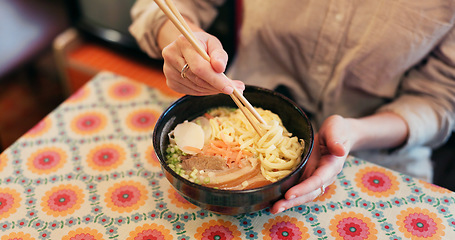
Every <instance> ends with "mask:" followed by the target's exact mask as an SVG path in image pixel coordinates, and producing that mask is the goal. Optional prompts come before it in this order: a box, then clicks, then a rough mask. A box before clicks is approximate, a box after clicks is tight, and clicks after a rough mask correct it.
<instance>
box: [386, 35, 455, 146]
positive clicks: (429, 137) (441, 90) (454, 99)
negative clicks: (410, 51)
mask: <svg viewBox="0 0 455 240" xmlns="http://www.w3.org/2000/svg"><path fill="white" fill-rule="evenodd" d="M378 111H391V112H394V113H396V114H398V115H400V116H401V117H402V118H403V119H405V121H406V122H407V124H408V127H409V136H408V140H407V142H406V144H404V145H403V146H402V147H400V149H397V150H398V151H400V150H405V149H408V148H412V147H414V146H419V145H420V146H429V147H431V148H436V147H438V146H440V145H442V144H443V143H444V142H445V141H446V140H447V139H448V137H449V136H450V135H451V133H452V131H453V129H454V121H455V29H454V28H452V29H451V30H450V31H449V32H448V34H447V35H446V36H445V38H444V39H443V40H442V41H441V43H440V44H439V45H438V46H437V47H436V48H434V50H433V51H432V52H431V53H430V54H429V55H428V56H427V58H426V59H424V60H423V61H422V62H421V63H420V64H419V65H417V66H415V67H414V68H413V69H411V70H410V71H409V73H408V74H407V75H406V76H405V77H403V81H402V83H401V88H400V90H399V96H398V98H397V99H396V100H394V101H392V102H391V103H389V104H387V105H385V106H383V107H382V108H380V109H379V110H378Z"/></svg>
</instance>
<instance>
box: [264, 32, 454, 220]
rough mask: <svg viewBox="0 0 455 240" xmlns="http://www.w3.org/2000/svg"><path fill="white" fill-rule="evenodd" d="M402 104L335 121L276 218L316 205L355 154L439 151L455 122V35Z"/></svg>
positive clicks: (413, 79)
mask: <svg viewBox="0 0 455 240" xmlns="http://www.w3.org/2000/svg"><path fill="white" fill-rule="evenodd" d="M400 87H401V88H400V93H399V96H398V97H397V99H396V100H394V101H393V102H391V103H389V104H387V105H385V106H383V107H381V108H380V109H378V111H377V113H375V114H374V115H371V116H367V117H364V118H359V119H352V118H343V117H341V116H331V117H329V118H328V119H327V120H326V121H324V123H323V124H322V126H321V129H320V130H319V132H318V133H317V134H316V136H315V145H314V148H313V153H312V154H311V156H310V159H309V161H308V163H307V168H306V170H305V173H304V176H303V178H302V179H305V180H304V181H302V182H301V183H299V184H297V185H296V186H294V187H292V188H291V189H289V190H288V191H287V192H286V194H285V199H282V200H280V201H278V202H277V203H275V204H274V205H273V207H272V209H271V212H272V213H277V212H281V211H283V210H285V209H287V208H290V207H293V206H297V205H300V204H303V203H306V202H309V201H312V200H313V199H314V198H316V197H317V196H318V195H319V194H320V193H321V190H320V188H321V186H328V185H330V184H332V183H333V182H334V181H335V180H336V176H337V175H338V174H339V173H340V172H341V170H342V168H343V164H344V162H345V160H346V157H347V154H348V153H349V152H350V151H351V150H363V149H390V148H397V149H396V151H403V150H406V149H408V148H412V147H415V146H423V145H425V146H429V147H437V146H439V145H441V144H442V143H444V142H445V141H446V140H447V138H448V137H449V136H450V134H451V133H452V131H453V127H454V122H455V32H454V30H453V29H452V31H450V32H449V33H448V34H447V35H446V38H445V39H443V41H442V42H441V43H440V45H439V46H437V47H436V48H435V49H434V51H433V52H432V53H430V55H429V56H428V57H427V59H425V61H423V62H422V64H421V65H419V66H416V67H415V68H414V69H412V70H411V71H410V72H409V74H408V75H407V76H406V77H404V79H403V82H402V84H401V86H400Z"/></svg>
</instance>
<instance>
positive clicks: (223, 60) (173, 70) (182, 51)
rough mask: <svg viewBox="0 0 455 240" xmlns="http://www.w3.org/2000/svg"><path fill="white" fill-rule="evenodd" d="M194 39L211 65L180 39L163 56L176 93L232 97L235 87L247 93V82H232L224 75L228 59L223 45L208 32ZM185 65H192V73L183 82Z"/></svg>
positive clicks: (167, 79)
mask: <svg viewBox="0 0 455 240" xmlns="http://www.w3.org/2000/svg"><path fill="white" fill-rule="evenodd" d="M194 35H195V36H196V38H198V39H199V40H200V43H201V46H202V48H203V49H205V50H206V51H207V53H208V55H209V56H210V62H208V61H207V60H205V59H204V58H203V57H202V56H200V55H199V53H198V52H197V51H196V50H195V49H194V47H193V46H192V45H191V44H190V42H189V41H187V40H186V38H185V37H184V36H183V35H180V36H179V37H178V38H177V39H176V40H175V41H174V42H172V43H170V44H169V45H167V46H166V47H165V48H164V49H163V52H162V55H163V59H164V66H163V71H164V74H165V76H166V83H167V85H168V86H169V87H170V88H171V89H173V90H174V91H177V92H180V93H183V94H188V95H197V96H201V95H212V94H217V93H225V94H231V93H232V92H233V87H235V88H237V89H238V90H239V91H243V90H244V89H245V85H244V84H243V82H241V81H234V80H230V79H228V78H226V77H225V76H224V74H223V72H224V71H225V70H226V64H227V60H228V55H227V53H226V51H224V49H223V46H222V45H221V42H220V41H219V40H218V39H217V38H216V37H214V36H212V35H210V34H208V33H206V32H195V33H194ZM185 64H188V66H189V69H188V70H187V71H186V74H185V75H186V76H185V78H182V76H181V71H182V69H183V67H184V66H185Z"/></svg>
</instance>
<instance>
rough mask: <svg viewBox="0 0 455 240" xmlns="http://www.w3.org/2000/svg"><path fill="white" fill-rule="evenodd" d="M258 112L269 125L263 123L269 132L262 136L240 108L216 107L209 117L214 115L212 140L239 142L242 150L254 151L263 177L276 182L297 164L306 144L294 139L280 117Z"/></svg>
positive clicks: (267, 111) (260, 110)
mask: <svg viewBox="0 0 455 240" xmlns="http://www.w3.org/2000/svg"><path fill="white" fill-rule="evenodd" d="M256 110H257V111H258V113H259V114H260V115H261V116H262V117H263V119H264V120H265V121H266V122H267V125H263V124H260V126H261V127H262V128H263V129H264V130H266V133H265V134H264V135H263V136H262V137H260V136H259V135H258V134H257V133H256V132H255V130H254V128H253V127H252V126H251V124H250V123H249V122H248V120H247V119H246V117H245V116H244V115H243V113H242V112H241V111H240V110H239V109H236V110H235V111H232V109H227V108H217V109H213V110H212V111H210V115H212V116H215V118H212V119H210V126H211V128H212V136H211V139H212V140H216V139H220V140H223V141H230V142H232V141H235V142H238V143H239V144H240V148H241V149H242V150H243V149H245V150H247V151H250V152H252V153H253V154H254V155H255V156H256V157H257V158H258V159H259V160H260V163H261V173H262V175H263V176H264V177H265V178H266V179H267V180H269V181H271V182H275V181H277V180H279V179H280V178H283V177H284V176H286V175H288V174H289V173H291V172H292V170H293V169H294V168H295V167H296V166H297V165H298V163H299V162H300V159H299V158H300V155H301V154H302V152H303V146H304V145H303V142H301V141H300V140H299V139H298V138H297V137H296V136H294V137H292V134H291V133H289V132H288V131H287V130H286V128H285V127H284V126H283V124H282V122H281V119H280V118H279V117H278V115H276V114H275V113H272V112H271V111H269V110H263V109H261V108H256Z"/></svg>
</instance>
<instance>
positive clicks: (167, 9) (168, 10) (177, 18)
mask: <svg viewBox="0 0 455 240" xmlns="http://www.w3.org/2000/svg"><path fill="white" fill-rule="evenodd" d="M154 1H155V3H156V4H157V5H158V7H159V8H160V9H161V10H162V11H163V12H164V14H165V15H166V16H167V17H168V18H169V20H171V22H172V23H173V24H174V25H175V27H176V28H177V29H178V30H179V31H180V33H182V34H183V36H185V38H186V39H187V40H188V41H189V42H190V43H191V45H192V46H193V47H194V48H195V49H196V51H197V52H198V53H199V54H200V55H201V56H202V57H203V58H204V59H205V60H207V61H209V62H210V56H209V55H208V54H207V52H206V51H205V50H204V49H203V48H202V47H201V46H200V45H199V43H198V40H197V38H196V37H195V36H194V34H193V31H191V29H190V27H189V26H188V24H187V23H186V21H185V19H184V18H183V16H182V15H181V14H180V12H179V11H178V9H177V8H176V7H175V5H174V3H173V2H172V1H171V0H165V3H164V2H163V0H154ZM223 76H224V77H226V78H227V76H226V75H225V74H224V73H223ZM229 96H230V97H231V98H232V100H233V101H234V102H235V104H236V105H237V106H238V107H239V109H240V110H241V111H242V113H243V114H244V115H245V117H246V118H247V120H248V121H249V122H250V124H251V125H252V126H253V128H254V130H256V132H257V133H258V134H259V135H260V136H261V137H262V136H263V133H262V131H261V128H260V126H258V125H257V123H256V122H255V121H254V120H253V119H252V118H251V117H250V115H249V114H248V111H249V112H250V113H251V114H252V115H253V116H254V117H255V118H256V119H257V120H258V121H259V122H260V123H262V124H265V125H266V124H267V123H266V122H265V120H264V119H263V118H262V117H261V115H259V113H258V112H257V111H256V109H254V107H253V106H252V105H251V104H250V102H248V100H247V99H246V98H245V97H244V96H243V95H242V94H241V93H240V92H239V91H238V90H237V89H236V88H234V92H233V93H232V94H230V95H229Z"/></svg>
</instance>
